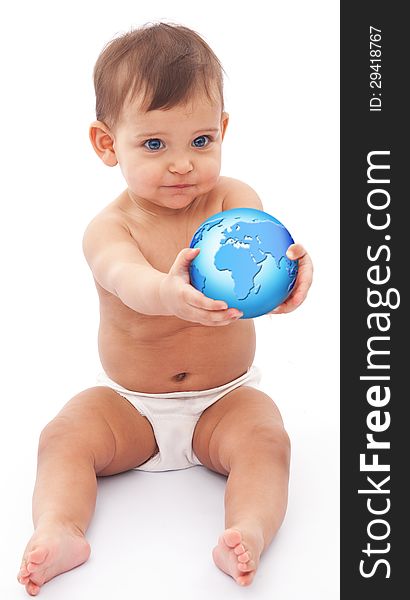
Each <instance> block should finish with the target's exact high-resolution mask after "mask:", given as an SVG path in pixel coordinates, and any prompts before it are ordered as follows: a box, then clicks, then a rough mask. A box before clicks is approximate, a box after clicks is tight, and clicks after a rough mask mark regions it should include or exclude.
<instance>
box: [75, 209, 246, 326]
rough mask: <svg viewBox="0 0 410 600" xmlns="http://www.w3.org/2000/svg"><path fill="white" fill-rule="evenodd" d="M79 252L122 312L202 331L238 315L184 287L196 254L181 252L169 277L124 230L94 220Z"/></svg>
mask: <svg viewBox="0 0 410 600" xmlns="http://www.w3.org/2000/svg"><path fill="white" fill-rule="evenodd" d="M83 249H84V254H85V257H86V259H87V262H88V264H89V266H90V268H91V271H92V272H93V275H94V278H95V280H96V281H97V282H98V283H99V284H100V285H101V286H102V287H103V288H104V289H106V290H107V291H108V292H110V293H111V294H114V295H115V296H117V297H118V298H119V299H120V300H121V301H122V302H123V303H124V304H125V305H126V306H128V307H129V308H132V309H133V310H135V311H136V312H139V313H142V314H145V315H163V316H167V315H170V316H171V315H173V316H177V317H179V318H181V319H184V320H186V321H193V322H195V323H200V324H202V325H213V326H215V325H227V324H228V323H231V322H232V320H233V319H235V318H237V317H238V316H239V315H240V313H239V311H237V310H235V309H229V310H228V309H227V306H226V304H225V302H221V301H218V300H211V299H210V298H207V297H206V296H204V294H201V292H199V291H198V290H196V289H195V288H194V287H192V286H191V285H190V283H189V265H190V263H191V261H192V260H193V259H194V258H195V256H196V255H197V253H198V250H194V249H190V248H185V249H184V250H182V251H181V252H180V253H179V254H178V256H177V257H176V259H175V262H174V264H173V265H172V267H171V269H170V270H169V273H162V272H161V271H158V270H157V269H154V267H153V266H152V265H151V264H150V263H149V262H148V261H147V260H146V258H145V257H144V255H143V254H142V252H141V250H140V248H139V246H138V244H137V242H136V241H135V239H134V238H132V237H131V235H130V233H129V231H128V230H127V228H126V226H124V225H123V224H122V223H121V222H119V220H118V219H117V218H116V217H114V216H106V215H104V216H103V215H99V216H97V217H96V218H95V219H94V220H93V221H91V223H90V224H89V226H88V227H87V229H86V231H85V234H84V239H83Z"/></svg>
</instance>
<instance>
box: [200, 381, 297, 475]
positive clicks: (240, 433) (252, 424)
mask: <svg viewBox="0 0 410 600" xmlns="http://www.w3.org/2000/svg"><path fill="white" fill-rule="evenodd" d="M257 441H262V442H267V443H272V442H273V443H282V442H283V443H284V444H286V445H288V444H289V439H288V436H287V433H286V431H285V429H284V426H283V420H282V417H281V415H280V412H279V409H278V408H277V406H276V404H275V403H274V402H273V400H272V398H270V397H269V396H268V395H267V394H265V393H264V392H262V391H260V390H257V389H255V388H252V387H248V386H242V387H239V388H236V389H235V390H233V391H232V392H229V393H228V394H226V396H223V397H222V398H221V399H220V400H218V401H217V402H215V404H212V405H211V406H210V407H209V408H207V409H206V410H205V411H204V412H203V413H202V415H201V417H200V419H199V420H198V423H197V425H196V428H195V431H194V436H193V441H192V446H193V450H194V452H195V454H196V456H197V457H198V458H199V460H200V461H201V463H202V464H203V465H205V466H206V467H208V468H209V469H212V470H213V471H217V472H218V473H222V474H224V475H227V474H228V473H229V472H230V462H231V459H232V457H233V456H235V455H238V453H243V452H244V450H245V451H246V448H250V447H252V445H254V444H255V443H257Z"/></svg>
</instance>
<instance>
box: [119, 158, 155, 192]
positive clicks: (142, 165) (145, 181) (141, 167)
mask: <svg viewBox="0 0 410 600" xmlns="http://www.w3.org/2000/svg"><path fill="white" fill-rule="evenodd" d="M160 171H161V169H160V168H159V165H158V164H157V163H155V162H154V161H144V160H135V159H134V160H129V161H128V162H127V164H126V165H124V166H123V168H122V172H123V175H124V177H125V179H126V180H127V181H128V182H129V183H132V184H133V185H134V186H135V185H137V186H138V187H140V188H142V187H149V186H150V185H155V184H156V183H157V182H158V178H159V176H160Z"/></svg>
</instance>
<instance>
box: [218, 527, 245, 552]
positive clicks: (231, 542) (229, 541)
mask: <svg viewBox="0 0 410 600" xmlns="http://www.w3.org/2000/svg"><path fill="white" fill-rule="evenodd" d="M223 539H224V542H225V544H226V545H227V546H229V547H230V548H235V546H237V545H238V544H240V543H241V541H242V535H241V533H240V531H238V530H237V529H226V531H225V533H224V534H223Z"/></svg>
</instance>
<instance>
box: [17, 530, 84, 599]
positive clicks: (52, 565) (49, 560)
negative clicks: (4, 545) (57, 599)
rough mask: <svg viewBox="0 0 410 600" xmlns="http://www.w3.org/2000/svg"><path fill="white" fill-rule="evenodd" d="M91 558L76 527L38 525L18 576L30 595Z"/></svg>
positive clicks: (28, 545) (33, 594)
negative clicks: (54, 578)
mask: <svg viewBox="0 0 410 600" xmlns="http://www.w3.org/2000/svg"><path fill="white" fill-rule="evenodd" d="M89 556H90V545H89V543H88V542H87V540H86V539H85V537H84V535H83V534H82V533H81V532H80V531H79V530H78V529H77V528H75V527H72V526H67V525H62V524H59V525H56V524H55V523H53V524H45V525H42V526H38V527H37V529H36V531H35V532H34V534H33V536H32V538H31V539H30V541H29V543H28V544H27V547H26V550H25V552H24V556H23V560H22V563H21V567H20V571H19V573H18V575H17V579H18V581H19V582H20V583H21V584H22V585H24V586H25V587H26V590H27V592H28V593H29V594H30V595H31V596H36V595H37V594H38V593H39V591H40V587H41V586H42V585H43V584H44V583H46V582H47V581H50V579H52V578H53V577H55V576H56V575H59V574H60V573H64V572H65V571H69V570H70V569H74V567H78V566H79V565H81V564H82V563H83V562H85V561H86V560H87V559H88V557H89Z"/></svg>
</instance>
